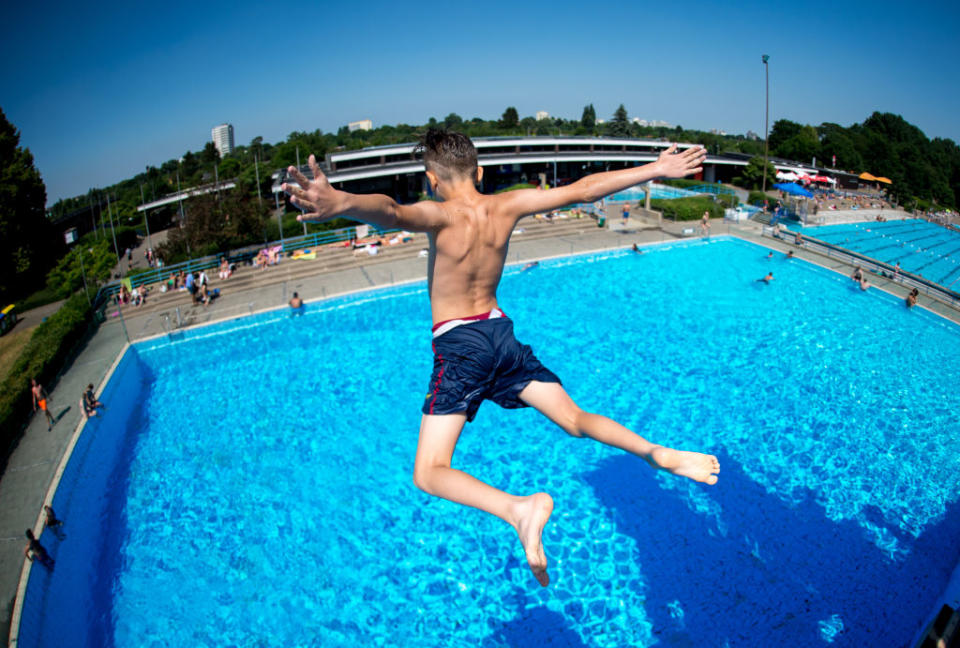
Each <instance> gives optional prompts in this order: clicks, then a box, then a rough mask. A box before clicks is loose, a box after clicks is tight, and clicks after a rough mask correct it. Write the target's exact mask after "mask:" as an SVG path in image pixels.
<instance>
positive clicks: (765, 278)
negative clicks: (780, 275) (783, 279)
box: [757, 272, 773, 284]
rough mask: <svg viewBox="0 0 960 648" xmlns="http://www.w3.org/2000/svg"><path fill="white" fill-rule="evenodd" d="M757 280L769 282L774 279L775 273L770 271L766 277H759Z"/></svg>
mask: <svg viewBox="0 0 960 648" xmlns="http://www.w3.org/2000/svg"><path fill="white" fill-rule="evenodd" d="M757 281H758V282H760V281H762V282H763V283H765V284H768V283H770V282H771V281H773V273H772V272H768V273H767V276H766V277H761V278H760V279H757Z"/></svg>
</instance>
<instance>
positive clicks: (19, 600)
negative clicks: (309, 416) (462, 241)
mask: <svg viewBox="0 0 960 648" xmlns="http://www.w3.org/2000/svg"><path fill="white" fill-rule="evenodd" d="M726 239H732V240H736V241H740V242H744V243H748V244H751V245H756V246H757V247H761V248H766V249H770V250H775V251H780V252H782V251H783V250H782V248H787V249H792V248H793V247H794V246H790V245H787V244H785V243H784V242H783V241H780V240H778V239H767V238H766V237H764V236H763V234H762V233H760V234H753V236H749V235H744V233H734V232H733V231H731V230H730V228H729V227H728V231H727V232H726V233H723V234H720V233H718V234H716V235H714V236H709V237H706V238H704V237H687V238H683V237H677V238H672V239H665V240H659V241H647V242H643V243H642V244H641V245H642V248H654V247H661V246H664V245H680V246H684V247H686V246H689V245H705V244H709V242H710V241H711V240H726ZM629 245H630V243H629V242H625V243H623V244H618V245H602V246H601V247H599V248H595V249H591V250H583V251H579V252H575V253H572V254H571V253H561V254H552V255H545V256H536V255H534V256H532V257H531V258H528V259H524V260H523V261H516V262H514V263H509V264H505V266H504V268H505V269H506V268H511V267H515V266H518V265H521V264H524V263H527V262H529V261H533V260H536V261H538V262H539V261H549V260H553V259H565V258H576V257H581V256H588V255H591V254H601V253H604V252H613V251H622V252H629V251H630V247H629ZM805 251H806V252H807V255H806V256H805V257H804V258H801V257H797V258H798V259H799V260H801V261H806V262H809V263H811V264H812V265H814V266H816V267H818V268H821V269H823V270H826V271H829V272H831V273H834V274H837V275H843V276H845V272H841V271H840V270H838V269H837V268H836V267H831V266H829V265H827V264H825V263H823V262H820V261H818V260H815V259H811V258H809V257H811V256H813V257H821V256H822V255H820V254H818V253H816V252H812V251H810V250H805ZM823 258H824V259H825V260H829V261H833V262H834V263H837V264H839V266H842V267H844V268H847V267H853V266H850V265H849V264H847V263H845V262H843V261H841V260H838V259H830V258H828V257H823ZM425 269H426V268H425V267H424V270H425ZM425 279H426V275H425V274H424V276H418V277H415V278H411V279H406V280H403V281H400V282H397V283H394V284H391V285H390V286H385V285H380V286H378V285H373V286H366V287H362V288H356V289H349V290H344V291H342V292H338V293H334V294H328V295H324V296H323V297H320V298H318V299H314V300H309V301H305V303H319V302H325V301H329V300H332V299H338V298H342V297H345V296H349V295H355V294H359V293H365V292H372V291H378V290H384V289H386V288H395V287H398V286H406V285H409V284H414V283H419V282H422V281H424V280H425ZM890 285H896V284H892V283H891V284H890ZM871 288H876V289H877V290H879V291H882V292H884V293H886V294H887V295H889V296H891V297H893V298H896V299H903V296H902V295H898V294H896V292H894V291H891V290H888V289H887V288H886V287H881V286H878V285H872V286H871ZM920 307H921V308H922V309H923V310H924V311H926V312H928V313H930V314H932V315H938V316H940V318H942V319H944V320H946V321H947V322H950V323H952V324H954V325H960V313H958V314H957V317H956V318H951V317H949V316H947V315H945V314H943V313H939V312H937V311H935V310H932V309H930V308H927V307H924V306H920ZM284 309H289V306H288V305H286V304H283V305H278V306H268V307H264V308H261V309H258V310H256V311H249V312H247V313H242V314H232V315H225V316H224V317H221V318H219V319H213V320H209V321H206V322H198V323H196V324H192V325H189V326H185V327H182V328H178V329H176V332H177V333H180V332H184V331H192V330H197V329H202V328H205V327H209V326H213V325H217V324H223V323H224V322H229V321H233V320H238V319H241V318H245V317H252V316H256V315H262V314H265V313H271V312H275V311H282V310H284ZM950 310H951V312H952V309H950ZM170 335H171V332H163V333H157V334H154V335H149V336H146V337H143V338H139V339H137V340H135V341H127V342H126V343H125V344H123V346H122V348H121V349H120V351H119V352H118V353H117V354H116V356H115V358H114V359H113V362H112V363H111V365H110V367H109V369H108V370H107V372H106V374H105V375H104V377H103V378H102V379H101V380H100V382H99V384H98V385H97V389H96V391H95V393H96V394H101V393H102V392H103V389H104V387H105V386H106V385H107V383H108V382H109V381H110V379H111V377H112V376H113V374H114V372H115V371H116V369H117V367H118V366H119V364H120V362H121V361H122V359H123V358H124V356H125V354H126V353H127V351H128V350H129V349H130V347H132V346H136V345H137V344H140V343H144V342H149V341H152V340H156V339H158V338H162V337H169V336H170ZM86 423H87V419H86V418H82V419H81V420H80V422H79V423H78V424H77V425H76V427H75V428H74V431H73V433H72V435H71V437H70V440H69V442H68V443H67V446H66V447H65V449H64V451H63V455H62V456H61V458H60V461H59V463H58V465H57V469H56V471H55V472H54V475H53V478H52V479H51V481H50V483H49V485H48V487H47V490H46V494H45V496H44V499H43V503H42V504H41V507H40V511H39V513H38V515H37V519H36V521H35V522H34V525H33V527H32V528H33V531H34V534H35V535H36V536H37V537H38V538H39V537H40V535H41V533H42V531H43V529H44V521H43V519H44V514H43V506H44V505H52V502H53V496H54V494H55V493H56V490H57V488H58V487H59V484H60V481H61V478H62V477H63V473H64V471H65V470H66V467H67V464H68V463H69V461H70V458H71V457H72V454H73V450H74V448H75V447H76V444H77V442H78V441H79V439H80V435H81V434H82V433H83V431H84V429H85V428H86ZM33 564H34V561H30V560H27V559H26V558H24V559H23V566H22V568H21V572H20V579H19V582H18V585H17V589H16V595H15V600H14V607H13V614H12V616H11V622H10V633H9V638H8V646H10V647H11V648H13V647H15V646H17V643H18V640H19V634H20V621H21V617H22V613H23V603H24V598H25V594H26V589H27V586H28V584H29V578H30V574H31V570H32V567H33ZM956 569H957V570H960V565H957V567H956ZM945 595H946V594H944V595H943V596H945Z"/></svg>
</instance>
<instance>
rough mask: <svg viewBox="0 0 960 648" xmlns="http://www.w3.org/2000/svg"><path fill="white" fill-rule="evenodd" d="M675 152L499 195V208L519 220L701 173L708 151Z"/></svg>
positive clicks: (670, 150)
mask: <svg viewBox="0 0 960 648" xmlns="http://www.w3.org/2000/svg"><path fill="white" fill-rule="evenodd" d="M676 150H677V145H676V144H673V145H672V146H670V148H668V149H666V150H665V151H663V153H661V154H660V156H659V157H658V158H657V160H656V161H655V162H650V163H649V164H644V165H643V166H639V167H633V168H632V169H621V170H619V171H605V172H601V173H592V174H590V175H588V176H586V177H584V178H580V179H579V180H577V181H576V182H574V183H572V184H569V185H566V186H564V187H556V188H554V189H548V190H547V191H540V190H538V189H520V190H518V191H510V192H507V193H504V194H500V196H502V199H501V200H502V203H501V205H502V208H503V209H504V211H505V212H506V213H509V214H515V215H516V216H517V217H518V218H519V217H521V216H526V215H528V214H535V213H537V212H544V211H549V210H551V209H557V208H559V207H564V206H566V205H571V204H573V203H591V202H594V201H596V200H600V199H601V198H603V197H604V196H609V195H610V194H612V193H616V192H618V191H622V190H624V189H626V188H627V187H632V186H634V185H637V184H640V183H641V182H647V181H648V180H653V179H654V178H682V177H684V176H688V175H691V174H693V173H699V172H700V171H702V170H703V166H702V165H703V160H704V158H705V157H706V156H707V152H706V150H704V148H703V147H702V146H691V147H689V148H687V149H685V150H683V151H681V152H679V153H677V152H676Z"/></svg>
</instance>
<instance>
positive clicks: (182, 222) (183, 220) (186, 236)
mask: <svg viewBox="0 0 960 648" xmlns="http://www.w3.org/2000/svg"><path fill="white" fill-rule="evenodd" d="M181 164H183V158H180V159H179V160H177V198H178V199H179V200H180V229H185V227H186V224H187V223H186V220H187V219H186V217H185V216H184V214H183V192H182V191H180V165H181ZM184 240H186V242H187V256H190V254H191V253H190V235H189V233H187V232H185V233H184Z"/></svg>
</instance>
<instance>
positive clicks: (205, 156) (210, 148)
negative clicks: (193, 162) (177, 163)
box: [200, 142, 220, 166]
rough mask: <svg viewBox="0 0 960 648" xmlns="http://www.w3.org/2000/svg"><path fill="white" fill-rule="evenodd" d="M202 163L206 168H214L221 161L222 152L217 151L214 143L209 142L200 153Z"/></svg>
mask: <svg viewBox="0 0 960 648" xmlns="http://www.w3.org/2000/svg"><path fill="white" fill-rule="evenodd" d="M200 161H201V162H202V163H203V164H204V166H213V165H214V164H216V163H217V162H219V161H220V151H218V150H217V147H216V145H214V143H213V142H207V144H206V146H204V147H203V151H202V152H201V153H200Z"/></svg>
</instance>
